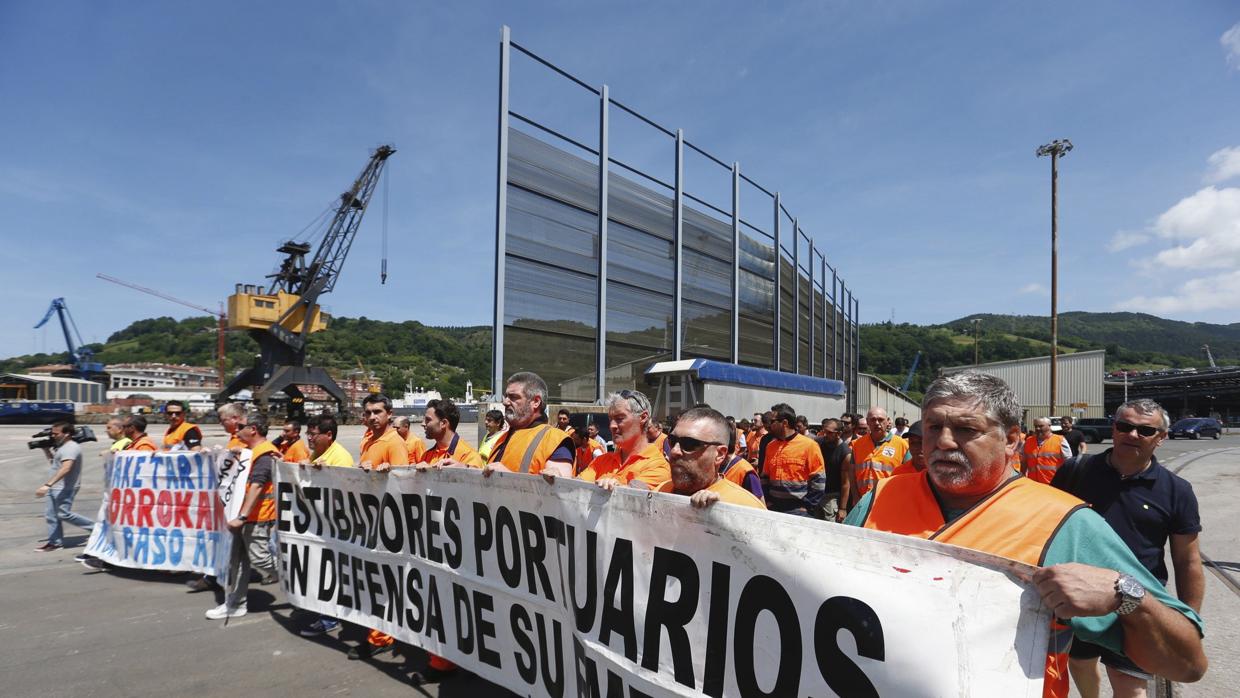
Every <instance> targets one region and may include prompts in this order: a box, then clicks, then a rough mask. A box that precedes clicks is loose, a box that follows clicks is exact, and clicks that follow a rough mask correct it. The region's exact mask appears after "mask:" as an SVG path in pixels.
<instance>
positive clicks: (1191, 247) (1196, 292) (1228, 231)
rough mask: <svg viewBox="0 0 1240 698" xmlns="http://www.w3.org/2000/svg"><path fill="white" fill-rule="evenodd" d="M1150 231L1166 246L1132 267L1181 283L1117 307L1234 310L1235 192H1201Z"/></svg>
mask: <svg viewBox="0 0 1240 698" xmlns="http://www.w3.org/2000/svg"><path fill="white" fill-rule="evenodd" d="M1220 152H1221V151H1220ZM1150 232H1151V233H1153V234H1154V235H1157V236H1158V238H1160V239H1162V240H1165V241H1168V242H1169V243H1171V245H1172V246H1171V247H1168V248H1166V249H1164V250H1162V251H1160V252H1158V253H1157V254H1156V255H1154V256H1153V257H1152V258H1145V259H1144V260H1142V261H1139V262H1137V265H1138V266H1142V267H1144V268H1146V270H1147V271H1149V272H1152V273H1153V274H1155V275H1157V276H1161V277H1163V278H1165V277H1166V276H1167V274H1168V270H1179V271H1177V272H1176V273H1175V275H1176V276H1178V277H1179V278H1182V279H1185V281H1183V282H1182V283H1180V284H1179V286H1178V287H1176V288H1175V289H1174V290H1173V291H1171V292H1169V293H1167V294H1165V295H1152V294H1149V293H1146V294H1143V295H1138V296H1136V297H1133V298H1129V299H1128V300H1125V301H1123V302H1120V303H1118V304H1117V305H1116V307H1117V308H1118V309H1121V310H1132V311H1140V312H1147V313H1154V314H1161V315H1164V316H1174V315H1176V314H1180V313H1190V314H1193V315H1199V314H1200V313H1202V312H1204V311H1211V310H1240V188H1236V187H1223V188H1218V187H1206V188H1204V189H1201V190H1200V191H1198V192H1196V193H1194V194H1193V195H1192V196H1188V197H1186V198H1184V199H1181V200H1180V201H1178V202H1177V203H1176V204H1175V205H1174V206H1172V207H1171V208H1169V209H1167V211H1166V212H1164V213H1163V214H1162V215H1160V216H1159V217H1158V219H1157V220H1156V221H1155V222H1154V225H1153V226H1152V228H1151V231H1150ZM1124 235H1128V234H1127V233H1117V234H1116V239H1117V240H1118V239H1119V238H1120V237H1121V236H1124ZM1132 235H1133V236H1140V235H1141V234H1140V233H1135V234H1132ZM1114 244H1115V241H1114V240H1113V241H1112V245H1114ZM1218 270H1222V271H1218ZM1193 271H1197V272H1198V273H1196V274H1193V273H1192V272H1193Z"/></svg>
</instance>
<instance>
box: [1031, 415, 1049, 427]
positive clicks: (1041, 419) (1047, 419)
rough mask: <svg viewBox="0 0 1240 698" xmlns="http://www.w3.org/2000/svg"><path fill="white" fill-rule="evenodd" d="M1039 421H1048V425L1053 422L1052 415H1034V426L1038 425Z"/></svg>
mask: <svg viewBox="0 0 1240 698" xmlns="http://www.w3.org/2000/svg"><path fill="white" fill-rule="evenodd" d="M1038 422H1046V425H1047V426H1050V424H1051V418H1050V417H1034V418H1033V426H1035V427H1036V426H1037V425H1038Z"/></svg>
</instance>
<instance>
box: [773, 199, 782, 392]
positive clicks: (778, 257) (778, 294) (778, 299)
mask: <svg viewBox="0 0 1240 698" xmlns="http://www.w3.org/2000/svg"><path fill="white" fill-rule="evenodd" d="M779 209H780V205H779V192H775V298H774V300H775V341H774V342H772V344H771V346H772V347H774V354H775V356H774V358H773V359H772V364H771V368H773V369H775V370H776V371H782V370H783V367H782V366H780V365H779V358H780V354H781V353H782V352H781V351H780V347H779V339H780V337H779V335H780V326H779V325H780V321H779V318H780V316H781V315H780V312H779V306H780V305H782V304H783V300H784V299H783V291H782V290H781V289H780V279H781V278H782V277H783V275H782V274H781V273H780V267H781V266H783V263H784V261H783V255H784V253H783V252H781V251H780V249H779V219H780V218H781V216H780V215H779Z"/></svg>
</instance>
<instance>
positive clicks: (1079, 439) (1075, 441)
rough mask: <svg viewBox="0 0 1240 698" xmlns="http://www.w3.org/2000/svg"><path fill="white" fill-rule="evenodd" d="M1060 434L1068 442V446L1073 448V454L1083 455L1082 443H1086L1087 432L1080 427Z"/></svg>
mask: <svg viewBox="0 0 1240 698" xmlns="http://www.w3.org/2000/svg"><path fill="white" fill-rule="evenodd" d="M1059 435H1060V436H1062V437H1063V438H1064V441H1067V442H1068V448H1070V449H1072V455H1074V456H1079V455H1081V444H1083V443H1085V432H1083V431H1081V430H1080V429H1072V430H1071V431H1069V432H1067V433H1064V432H1060V433H1059Z"/></svg>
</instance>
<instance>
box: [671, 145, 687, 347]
mask: <svg viewBox="0 0 1240 698" xmlns="http://www.w3.org/2000/svg"><path fill="white" fill-rule="evenodd" d="M672 206H673V210H674V211H675V216H676V227H675V229H674V232H673V233H672V255H673V256H674V257H675V259H674V261H673V265H672V359H673V360H675V361H680V348H681V347H680V345H681V337H682V335H683V329H682V327H681V325H682V323H683V322H684V316H683V314H682V313H683V310H682V309H681V299H682V298H684V296H683V295H682V293H681V280H682V279H683V278H684V277H683V273H684V271H683V270H684V266H683V261H682V259H681V257H682V251H683V247H682V245H683V240H684V231H685V132H684V130H683V129H676V199H675V201H674V203H673V204H672Z"/></svg>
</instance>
